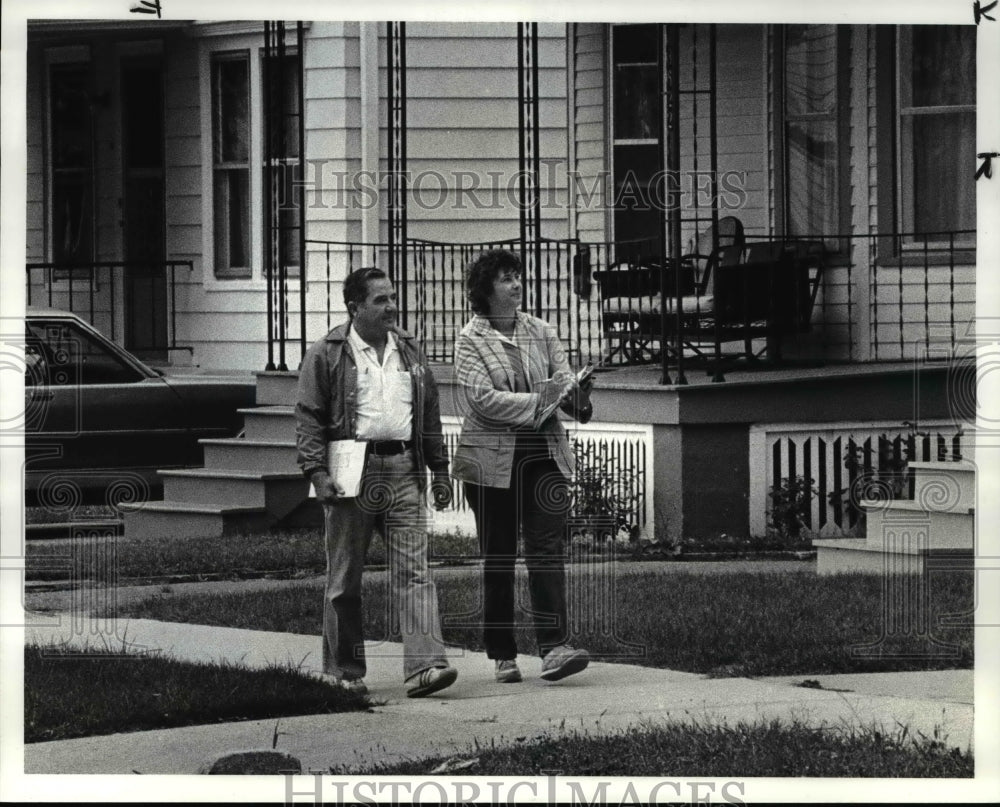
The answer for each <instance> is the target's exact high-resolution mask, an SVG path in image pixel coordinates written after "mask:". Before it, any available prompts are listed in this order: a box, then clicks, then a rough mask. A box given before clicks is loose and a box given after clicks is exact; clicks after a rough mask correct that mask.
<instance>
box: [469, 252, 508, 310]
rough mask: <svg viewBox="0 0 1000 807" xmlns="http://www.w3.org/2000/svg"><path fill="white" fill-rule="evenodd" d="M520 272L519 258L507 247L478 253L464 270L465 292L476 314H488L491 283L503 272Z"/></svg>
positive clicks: (491, 291) (491, 290) (491, 289)
mask: <svg viewBox="0 0 1000 807" xmlns="http://www.w3.org/2000/svg"><path fill="white" fill-rule="evenodd" d="M507 271H511V272H518V273H520V272H521V259H520V258H518V257H517V255H515V254H514V253H513V252H511V251H510V250H507V249H491V250H489V251H488V252H484V253H482V254H481V255H479V256H478V257H477V258H476V259H475V260H474V261H472V263H470V264H469V266H468V268H467V269H466V270H465V294H466V296H467V297H468V298H469V305H470V307H471V308H472V310H473V311H475V312H476V313H477V314H489V313H490V303H489V297H490V295H491V294H492V293H493V284H494V282H495V281H496V279H497V278H498V277H499V276H500V275H501V274H502V273H503V272H507Z"/></svg>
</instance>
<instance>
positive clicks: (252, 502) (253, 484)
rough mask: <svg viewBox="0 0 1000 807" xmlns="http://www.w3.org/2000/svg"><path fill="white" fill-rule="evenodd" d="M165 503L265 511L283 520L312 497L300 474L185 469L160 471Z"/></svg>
mask: <svg viewBox="0 0 1000 807" xmlns="http://www.w3.org/2000/svg"><path fill="white" fill-rule="evenodd" d="M160 476H161V477H163V499H164V501H171V502H190V503H192V504H219V505H228V506H232V507H236V506H244V507H262V508H264V510H266V511H267V512H268V513H269V514H270V515H272V516H274V517H275V518H277V519H281V518H283V517H284V516H286V515H288V514H289V513H290V512H291V511H292V510H294V509H295V507H296V505H297V504H298V503H299V502H301V501H302V500H303V499H305V498H307V497H308V495H309V482H308V480H307V479H306V478H305V477H304V476H302V474H301V473H299V472H298V470H294V471H288V472H284V473H270V472H262V471H233V470H218V469H213V468H185V469H181V470H172V471H160Z"/></svg>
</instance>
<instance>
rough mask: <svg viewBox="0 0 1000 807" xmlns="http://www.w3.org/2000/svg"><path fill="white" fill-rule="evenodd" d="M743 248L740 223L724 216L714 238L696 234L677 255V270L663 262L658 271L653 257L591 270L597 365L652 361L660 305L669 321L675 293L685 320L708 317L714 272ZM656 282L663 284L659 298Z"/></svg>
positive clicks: (655, 354) (709, 232) (657, 343)
mask: <svg viewBox="0 0 1000 807" xmlns="http://www.w3.org/2000/svg"><path fill="white" fill-rule="evenodd" d="M743 244H744V235H743V224H742V223H741V222H740V220H739V219H737V218H736V217H735V216H726V217H724V218H721V219H719V222H718V236H717V237H716V236H715V234H714V233H713V230H712V228H711V227H708V228H706V229H705V230H704V231H702V233H701V234H700V235H699V236H698V237H697V239H695V241H694V242H693V243H692V245H691V249H690V250H689V251H688V252H687V253H686V254H685V255H683V256H682V258H681V262H680V267H679V269H675V267H673V266H672V265H670V264H671V263H672V262H669V261H668V265H667V266H666V268H664V266H663V262H662V260H661V259H660V258H659V257H654V258H650V259H647V260H636V261H625V260H623V261H619V262H617V263H615V264H613V265H612V267H611V268H609V269H608V270H606V271H601V272H595V273H594V280H595V281H596V283H597V285H598V288H599V289H600V299H601V316H602V323H603V326H602V330H603V334H604V337H605V339H606V340H607V343H608V345H609V349H608V352H607V353H606V355H605V356H604V361H603V363H604V364H608V363H610V361H611V359H613V358H614V356H616V355H617V356H619V357H620V359H621V363H623V364H639V363H643V362H649V361H656V360H657V359H658V357H659V351H660V350H662V349H663V347H664V345H663V340H662V330H663V329H662V315H661V311H662V307H661V306H662V305H666V306H667V313H668V314H669V315H670V316H671V318H672V317H673V312H674V311H675V310H676V307H675V303H676V300H677V296H676V295H677V293H678V291H679V293H680V295H681V296H680V304H681V311H682V312H683V317H684V319H685V320H690V321H692V322H696V321H698V320H699V319H700V318H702V317H703V316H711V315H712V310H713V302H712V283H713V277H714V273H715V271H716V270H717V268H718V267H721V266H728V265H731V264H734V263H738V262H739V260H740V256H741V254H742V251H743ZM678 272H679V278H678V276H677V275H678ZM661 279H665V281H666V284H665V285H666V288H665V289H664V294H663V295H662V296H661V293H660V290H661ZM678 284H679V286H680V288H679V290H678V288H677V287H678ZM668 327H670V326H669V325H668Z"/></svg>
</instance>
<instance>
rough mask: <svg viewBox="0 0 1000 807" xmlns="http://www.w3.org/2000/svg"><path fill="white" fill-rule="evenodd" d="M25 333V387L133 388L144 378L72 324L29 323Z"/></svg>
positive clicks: (33, 321)
mask: <svg viewBox="0 0 1000 807" xmlns="http://www.w3.org/2000/svg"><path fill="white" fill-rule="evenodd" d="M25 329H26V331H27V333H26V343H27V344H26V347H25V361H26V363H27V364H28V366H29V373H28V374H26V375H25V384H26V385H29V386H41V385H53V386H66V385H76V384H135V383H137V382H139V381H142V380H143V379H144V378H145V376H144V375H143V374H142V373H141V372H139V371H138V370H137V369H136V368H135V367H132V366H130V365H129V364H128V363H126V362H125V361H124V360H123V359H122V358H120V357H119V356H117V355H115V354H114V353H113V352H112V351H111V350H109V349H108V347H107V346H106V345H103V344H101V342H100V341H98V339H97V338H95V337H94V336H93V335H91V334H89V333H87V332H86V331H84V330H82V329H81V328H79V327H77V326H76V325H75V324H73V323H68V322H60V321H51V320H31V321H29V322H26V323H25ZM56 368H59V371H58V372H55V369H56Z"/></svg>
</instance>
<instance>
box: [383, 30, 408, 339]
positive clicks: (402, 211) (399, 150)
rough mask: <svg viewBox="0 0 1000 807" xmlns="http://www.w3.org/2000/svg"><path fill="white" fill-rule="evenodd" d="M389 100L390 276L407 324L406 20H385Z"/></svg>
mask: <svg viewBox="0 0 1000 807" xmlns="http://www.w3.org/2000/svg"><path fill="white" fill-rule="evenodd" d="M386 46H387V58H388V68H389V69H388V74H389V87H388V102H389V258H388V260H389V267H388V271H389V277H390V278H391V279H392V281H393V283H395V284H396V288H398V289H399V295H400V300H399V311H400V319H401V322H402V326H403V328H404V329H405V328H407V327H408V322H407V320H408V314H409V304H408V299H407V283H406V280H407V278H406V244H407V234H406V202H407V184H408V183H407V181H406V180H407V177H406V23H404V22H389V23H386Z"/></svg>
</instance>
